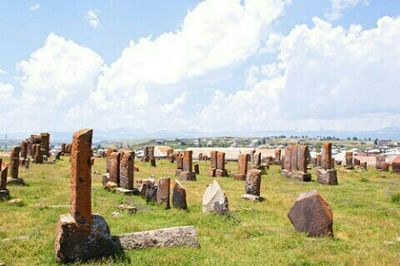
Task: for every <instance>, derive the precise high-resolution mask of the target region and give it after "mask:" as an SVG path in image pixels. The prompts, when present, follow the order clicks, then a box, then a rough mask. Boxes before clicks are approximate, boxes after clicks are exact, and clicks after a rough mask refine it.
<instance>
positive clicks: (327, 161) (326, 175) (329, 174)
mask: <svg viewBox="0 0 400 266" xmlns="http://www.w3.org/2000/svg"><path fill="white" fill-rule="evenodd" d="M317 181H318V183H320V184H323V185H337V184H338V179H337V172H336V169H334V168H333V164H332V143H330V142H326V143H324V145H323V147H322V156H321V167H318V168H317Z"/></svg>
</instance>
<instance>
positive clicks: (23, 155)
mask: <svg viewBox="0 0 400 266" xmlns="http://www.w3.org/2000/svg"><path fill="white" fill-rule="evenodd" d="M27 157H28V142H27V141H26V140H23V141H22V142H21V158H22V159H24V160H25V159H26V158H27Z"/></svg>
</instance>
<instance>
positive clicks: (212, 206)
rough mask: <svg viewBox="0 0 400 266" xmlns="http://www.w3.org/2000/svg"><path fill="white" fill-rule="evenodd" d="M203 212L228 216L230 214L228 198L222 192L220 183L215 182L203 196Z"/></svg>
mask: <svg viewBox="0 0 400 266" xmlns="http://www.w3.org/2000/svg"><path fill="white" fill-rule="evenodd" d="M203 212H204V213H208V212H212V213H217V214H226V213H227V212H229V205H228V198H227V197H226V196H225V193H224V192H223V191H222V189H221V187H220V186H219V184H218V182H217V181H216V180H214V181H213V182H212V183H211V184H210V185H209V186H208V187H207V189H206V192H204V195H203Z"/></svg>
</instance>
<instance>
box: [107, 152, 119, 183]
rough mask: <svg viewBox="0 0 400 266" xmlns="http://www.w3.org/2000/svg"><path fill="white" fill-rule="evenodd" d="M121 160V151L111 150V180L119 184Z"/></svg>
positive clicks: (109, 159)
mask: <svg viewBox="0 0 400 266" xmlns="http://www.w3.org/2000/svg"><path fill="white" fill-rule="evenodd" d="M120 160H121V153H120V152H118V151H114V152H111V153H110V155H109V158H108V161H109V171H110V177H109V178H110V181H111V182H114V183H115V184H117V185H118V186H119V174H120V173H119V164H120Z"/></svg>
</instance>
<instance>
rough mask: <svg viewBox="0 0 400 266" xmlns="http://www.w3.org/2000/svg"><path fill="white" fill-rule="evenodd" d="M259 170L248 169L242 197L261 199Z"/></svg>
mask: <svg viewBox="0 0 400 266" xmlns="http://www.w3.org/2000/svg"><path fill="white" fill-rule="evenodd" d="M261 174H262V172H261V170H258V169H250V170H249V171H248V172H247V176H246V188H245V193H244V194H243V195H242V198H243V199H247V200H257V201H261V200H262V197H260V190H261Z"/></svg>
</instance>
